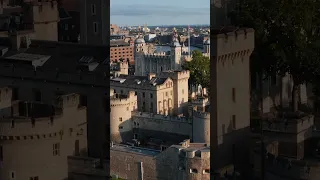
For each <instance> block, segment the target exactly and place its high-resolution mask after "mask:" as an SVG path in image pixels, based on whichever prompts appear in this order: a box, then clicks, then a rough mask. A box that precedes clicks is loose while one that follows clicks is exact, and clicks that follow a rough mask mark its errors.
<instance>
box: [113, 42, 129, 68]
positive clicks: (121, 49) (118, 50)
mask: <svg viewBox="0 0 320 180" xmlns="http://www.w3.org/2000/svg"><path fill="white" fill-rule="evenodd" d="M133 50H134V44H133V43H132V42H131V41H130V42H129V43H126V42H125V41H123V40H112V41H110V62H116V61H119V60H121V59H122V60H125V61H128V62H129V63H130V64H131V65H134V52H133Z"/></svg>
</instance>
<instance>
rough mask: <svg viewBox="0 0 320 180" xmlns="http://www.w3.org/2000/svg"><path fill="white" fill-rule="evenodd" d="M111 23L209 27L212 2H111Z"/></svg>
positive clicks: (202, 0) (163, 0)
mask: <svg viewBox="0 0 320 180" xmlns="http://www.w3.org/2000/svg"><path fill="white" fill-rule="evenodd" d="M110 23H111V24H118V25H133V26H136V25H143V24H144V23H146V24H147V25H150V26H153V25H180V24H183V25H187V24H208V25H209V24H210V0H110Z"/></svg>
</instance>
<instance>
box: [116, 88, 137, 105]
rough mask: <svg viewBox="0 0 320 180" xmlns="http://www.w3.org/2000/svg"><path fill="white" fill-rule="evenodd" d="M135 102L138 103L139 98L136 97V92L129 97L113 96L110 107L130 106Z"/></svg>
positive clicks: (130, 93) (129, 94)
mask: <svg viewBox="0 0 320 180" xmlns="http://www.w3.org/2000/svg"><path fill="white" fill-rule="evenodd" d="M135 102H137V96H136V95H135V92H133V91H130V92H129V93H128V95H118V96H117V94H115V95H113V97H111V98H110V107H114V106H128V105H130V104H132V103H135Z"/></svg>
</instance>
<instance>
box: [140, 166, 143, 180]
mask: <svg viewBox="0 0 320 180" xmlns="http://www.w3.org/2000/svg"><path fill="white" fill-rule="evenodd" d="M139 179H140V180H143V162H140V178H139Z"/></svg>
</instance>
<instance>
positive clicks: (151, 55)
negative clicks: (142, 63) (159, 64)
mask: <svg viewBox="0 0 320 180" xmlns="http://www.w3.org/2000/svg"><path fill="white" fill-rule="evenodd" d="M144 57H146V58H166V59H167V58H170V55H169V54H168V53H167V52H155V53H148V54H144Z"/></svg>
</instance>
